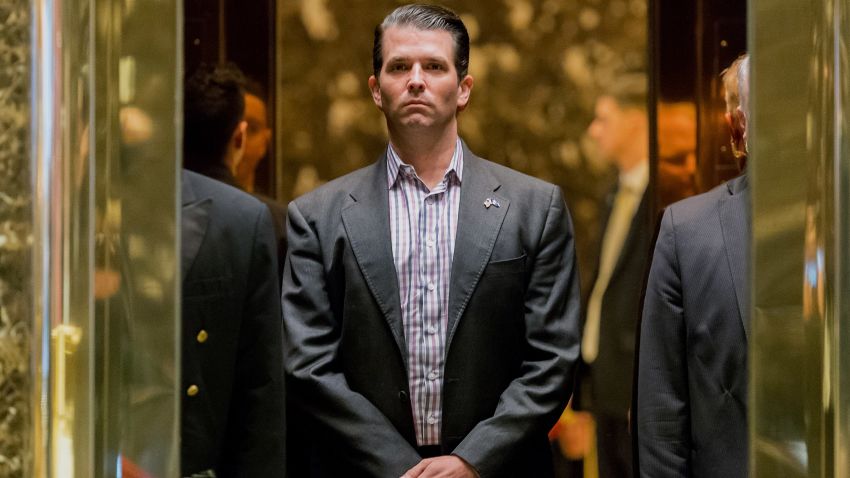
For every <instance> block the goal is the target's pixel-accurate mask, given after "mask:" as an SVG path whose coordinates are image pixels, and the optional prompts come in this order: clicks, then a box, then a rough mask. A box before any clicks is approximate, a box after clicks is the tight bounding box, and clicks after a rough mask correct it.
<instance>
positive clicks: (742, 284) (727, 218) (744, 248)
mask: <svg viewBox="0 0 850 478" xmlns="http://www.w3.org/2000/svg"><path fill="white" fill-rule="evenodd" d="M724 192H725V193H726V194H723V196H721V198H720V200H719V202H718V213H719V214H720V226H721V228H722V229H723V242H724V244H725V246H726V258H727V260H728V261H729V269H730V271H731V273H732V282H733V285H734V288H735V298H736V300H737V305H738V314H739V317H740V319H741V325H742V326H743V329H744V336H745V338H747V339H749V335H750V320H749V310H750V309H749V308H750V295H749V287H748V280H749V266H750V263H749V258H750V251H749V248H750V196H749V185H748V180H747V175H746V173H745V174H743V175H742V176H740V177H738V178H735V179H733V180H731V181H728V182H727V183H726V190H725V191H724Z"/></svg>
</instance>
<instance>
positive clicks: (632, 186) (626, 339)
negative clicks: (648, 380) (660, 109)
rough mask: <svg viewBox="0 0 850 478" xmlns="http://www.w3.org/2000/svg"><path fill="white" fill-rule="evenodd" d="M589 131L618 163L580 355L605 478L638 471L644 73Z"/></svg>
mask: <svg viewBox="0 0 850 478" xmlns="http://www.w3.org/2000/svg"><path fill="white" fill-rule="evenodd" d="M588 134H589V135H590V137H591V138H592V139H593V140H594V141H595V143H596V144H597V147H598V150H599V153H600V154H601V155H602V156H603V157H604V158H605V159H606V160H607V161H608V162H609V163H611V164H613V165H614V166H615V167H616V168H617V172H618V181H617V185H616V187H615V189H614V191H612V192H611V194H610V197H609V201H608V214H607V216H606V221H605V225H604V227H603V231H604V232H603V235H602V246H601V251H600V255H599V263H598V267H597V271H596V278H595V280H594V282H593V289H592V290H591V293H590V299H589V300H588V302H587V311H586V318H585V326H584V334H583V337H582V347H581V356H582V359H583V363H584V364H586V365H587V367H586V373H584V374H582V375H586V379H584V380H583V381H582V385H583V386H584V385H588V386H589V388H590V389H589V393H583V394H582V396H583V397H588V398H589V400H590V403H583V404H582V408H585V409H588V410H590V411H592V412H593V418H594V419H595V421H596V437H597V456H598V462H599V475H600V476H605V477H608V476H617V477H624V478H625V477H629V476H632V448H631V447H632V445H631V443H632V441H631V436H630V434H629V421H628V410H629V405H630V402H631V397H632V387H631V383H632V371H633V369H632V366H633V362H634V356H635V331H636V329H637V324H638V320H639V319H640V313H641V311H640V306H641V298H642V297H641V293H642V292H643V283H644V277H645V274H646V268H647V266H648V262H649V254H650V246H651V240H652V231H651V230H650V227H651V226H650V220H649V219H650V218H649V211H648V208H649V200H648V195H647V194H646V190H647V184H648V183H649V130H648V118H647V113H646V75H644V74H633V75H622V76H621V77H620V78H619V80H618V82H617V83H616V84H615V85H614V86H613V87H612V88H611V89H610V92H609V93H608V94H606V95H603V96H601V97H600V98H599V99H597V101H596V108H595V118H594V120H593V122H592V123H591V124H590V127H589V128H588Z"/></svg>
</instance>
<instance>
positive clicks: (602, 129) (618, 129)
mask: <svg viewBox="0 0 850 478" xmlns="http://www.w3.org/2000/svg"><path fill="white" fill-rule="evenodd" d="M594 112H595V116H594V118H593V122H592V123H590V127H588V129H587V132H588V134H589V135H590V138H591V139H593V141H594V142H596V145H597V147H598V148H599V152H600V153H601V154H602V156H603V157H604V158H605V160H606V161H609V162H612V163H615V162H616V160H617V158H618V156H619V155H620V154H622V153H623V149H624V147H625V144H626V142H627V138H628V135H629V134H630V133H631V131H630V129H631V128H629V125H628V122H627V121H626V115H625V114H624V111H623V110H622V109H621V108H620V107H619V105H617V102H616V101H614V99H613V98H611V97H610V96H603V97H600V98H599V99H598V100H596V108H595V110H594Z"/></svg>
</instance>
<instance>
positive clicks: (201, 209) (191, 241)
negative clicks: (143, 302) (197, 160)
mask: <svg viewBox="0 0 850 478" xmlns="http://www.w3.org/2000/svg"><path fill="white" fill-rule="evenodd" d="M180 186H181V193H180V195H181V204H182V207H181V213H182V216H181V218H180V235H181V237H180V274H181V277H182V280H183V281H185V280H186V275H187V274H188V272H189V270H190V269H191V268H192V264H194V262H195V257H197V255H198V251H199V250H200V249H201V244H202V243H203V242H204V236H205V235H206V232H207V225H208V224H209V208H210V206H212V198H210V197H200V198H199V197H198V196H197V195H196V193H195V189H194V188H193V187H192V180H191V177H190V173H187V172H186V171H183V172H182V174H181V176H180Z"/></svg>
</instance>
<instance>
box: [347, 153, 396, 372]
mask: <svg viewBox="0 0 850 478" xmlns="http://www.w3.org/2000/svg"><path fill="white" fill-rule="evenodd" d="M351 197H352V202H351V203H349V205H348V206H346V207H345V208H344V209H343V211H342V222H343V224H344V226H345V232H346V234H347V235H348V242H349V244H351V250H352V251H353V252H354V257H355V259H356V260H357V264H358V265H359V266H360V271H361V272H362V273H363V277H364V278H365V279H366V284H367V285H368V286H369V290H370V291H371V292H372V295H373V296H374V297H375V300H376V301H377V302H378V305H379V306H380V308H381V312H383V314H384V317H385V318H386V320H387V323H388V324H389V326H390V329H391V330H392V334H393V337H395V341H396V344H397V345H398V347H399V349H400V350H401V355H402V357H404V361H405V365H407V346H406V345H405V340H404V325H403V324H402V319H401V304H400V299H399V292H398V277H396V270H395V262H394V261H393V251H392V243H391V240H390V237H391V236H390V217H389V216H390V213H389V191H388V189H387V166H386V156H384V158H383V159H382V160H380V161H378V162H377V163H375V165H374V166H373V167H372V170H371V171H370V174H368V175H367V176H366V178H364V180H363V182H361V183H360V184H359V185H358V186H357V187H356V189H354V190H353V191H352V192H351Z"/></svg>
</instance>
